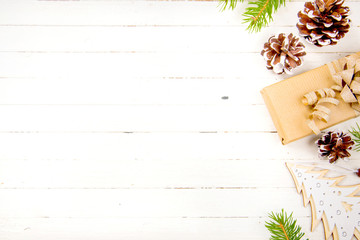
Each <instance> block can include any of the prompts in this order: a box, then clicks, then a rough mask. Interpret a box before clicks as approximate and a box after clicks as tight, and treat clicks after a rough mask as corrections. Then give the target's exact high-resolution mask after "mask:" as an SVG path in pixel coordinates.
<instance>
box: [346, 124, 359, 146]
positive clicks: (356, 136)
mask: <svg viewBox="0 0 360 240" xmlns="http://www.w3.org/2000/svg"><path fill="white" fill-rule="evenodd" d="M356 127H357V128H354V127H351V130H349V133H350V134H351V135H353V138H352V140H353V141H354V142H355V148H354V150H355V151H357V152H359V151H360V127H359V125H358V124H357V123H356Z"/></svg>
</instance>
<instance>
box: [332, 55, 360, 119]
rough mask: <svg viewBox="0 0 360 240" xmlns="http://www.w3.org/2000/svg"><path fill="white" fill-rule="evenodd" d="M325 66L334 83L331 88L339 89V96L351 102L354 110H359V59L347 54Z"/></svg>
mask: <svg viewBox="0 0 360 240" xmlns="http://www.w3.org/2000/svg"><path fill="white" fill-rule="evenodd" d="M327 66H328V68H329V70H330V73H331V76H332V79H333V80H334V82H335V83H336V85H334V86H333V87H332V89H334V90H335V91H339V93H340V96H341V98H342V99H343V100H344V101H345V102H346V103H349V104H351V107H352V108H353V109H354V110H355V111H357V112H360V104H359V100H360V59H357V58H356V57H354V56H348V57H345V58H341V59H339V60H338V61H335V62H333V63H329V64H327Z"/></svg>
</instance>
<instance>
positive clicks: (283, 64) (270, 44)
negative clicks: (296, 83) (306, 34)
mask: <svg viewBox="0 0 360 240" xmlns="http://www.w3.org/2000/svg"><path fill="white" fill-rule="evenodd" d="M304 48H305V46H304V45H303V44H302V43H301V42H300V41H299V38H297V37H295V36H294V35H293V34H292V33H290V34H289V35H288V36H285V33H280V34H279V35H278V36H277V37H275V36H272V37H270V38H269V40H268V41H267V42H266V43H265V44H264V49H263V50H262V51H261V55H263V56H264V58H265V60H266V67H267V68H268V69H269V70H273V71H274V72H275V73H277V74H282V73H288V74H290V73H291V72H292V70H293V69H294V68H296V67H298V66H300V65H301V64H302V56H305V55H306V53H305V51H304Z"/></svg>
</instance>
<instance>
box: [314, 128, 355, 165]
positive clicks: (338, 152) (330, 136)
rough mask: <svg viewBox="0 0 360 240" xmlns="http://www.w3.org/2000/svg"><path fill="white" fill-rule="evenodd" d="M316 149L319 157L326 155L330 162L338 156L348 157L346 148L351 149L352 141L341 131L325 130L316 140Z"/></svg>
mask: <svg viewBox="0 0 360 240" xmlns="http://www.w3.org/2000/svg"><path fill="white" fill-rule="evenodd" d="M316 144H317V145H318V151H319V154H320V156H321V157H327V158H328V159H329V162H330V163H333V162H335V161H336V160H338V159H339V158H345V157H350V156H351V155H350V153H349V152H348V151H347V150H350V149H351V146H352V145H354V141H352V140H351V137H350V136H349V135H346V134H344V133H343V132H332V131H330V132H327V133H325V134H324V135H323V136H322V137H321V138H320V139H319V140H317V141H316Z"/></svg>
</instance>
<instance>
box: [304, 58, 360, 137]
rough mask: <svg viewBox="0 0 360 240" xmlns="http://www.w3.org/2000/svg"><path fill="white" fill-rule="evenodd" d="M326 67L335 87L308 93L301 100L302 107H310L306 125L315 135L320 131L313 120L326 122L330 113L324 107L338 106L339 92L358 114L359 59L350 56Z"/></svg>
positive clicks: (359, 96) (359, 95) (359, 103)
mask: <svg viewBox="0 0 360 240" xmlns="http://www.w3.org/2000/svg"><path fill="white" fill-rule="evenodd" d="M327 66H328V68H329V71H330V74H331V76H332V80H333V81H334V83H335V85H333V86H331V88H323V89H318V90H316V91H312V92H309V93H307V94H305V95H304V96H303V99H302V102H303V104H304V105H310V106H312V112H311V114H310V115H309V119H308V120H307V125H308V126H309V128H310V129H311V130H312V131H313V132H314V133H315V134H316V135H317V134H319V133H320V129H319V128H318V127H317V125H316V123H315V119H319V120H321V121H324V122H328V121H329V119H330V113H331V111H330V109H329V107H328V106H326V105H329V104H333V105H338V104H339V100H338V99H336V92H339V95H340V97H341V98H342V100H344V102H346V103H349V104H350V105H351V107H352V108H353V109H354V110H355V111H356V112H357V113H360V59H359V58H358V57H356V56H354V55H351V56H348V57H345V58H341V59H339V60H338V61H334V62H332V63H328V64H327ZM357 115H358V114H357Z"/></svg>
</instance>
